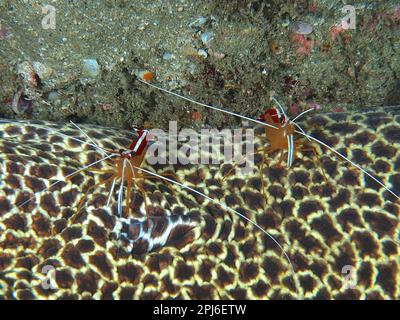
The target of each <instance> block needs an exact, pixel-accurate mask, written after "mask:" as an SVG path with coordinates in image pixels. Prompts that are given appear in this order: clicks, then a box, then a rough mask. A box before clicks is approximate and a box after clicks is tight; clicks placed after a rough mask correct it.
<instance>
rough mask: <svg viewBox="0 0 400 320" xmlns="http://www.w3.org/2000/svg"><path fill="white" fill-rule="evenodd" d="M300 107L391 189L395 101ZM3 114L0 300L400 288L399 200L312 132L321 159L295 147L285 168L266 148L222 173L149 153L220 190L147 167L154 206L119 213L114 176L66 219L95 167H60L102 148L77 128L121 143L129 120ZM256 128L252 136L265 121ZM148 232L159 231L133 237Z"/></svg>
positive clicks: (369, 294)
mask: <svg viewBox="0 0 400 320" xmlns="http://www.w3.org/2000/svg"><path fill="white" fill-rule="evenodd" d="M304 118H305V119H304V120H303V122H302V123H301V125H302V127H303V128H304V129H305V131H306V132H307V133H309V134H311V135H313V136H315V137H317V138H319V139H321V140H323V141H325V142H327V143H328V144H330V145H331V146H332V147H334V148H335V149H336V150H338V151H340V152H341V153H342V154H345V155H346V156H347V157H348V158H350V159H351V160H353V161H354V162H356V163H357V164H359V165H361V166H362V167H363V168H365V169H367V170H369V172H371V173H372V174H374V175H375V176H376V177H378V178H379V179H380V180H381V181H382V182H383V183H385V185H387V186H388V187H389V188H391V190H393V191H394V192H396V193H397V194H398V193H399V191H400V174H399V168H400V151H399V146H400V142H399V139H400V107H392V108H381V109H380V108H376V109H374V110H373V111H371V112H365V113H336V114H316V115H313V116H309V115H307V116H306V117H304ZM0 126H1V130H0V135H1V136H0V137H1V139H0V166H1V176H0V178H1V180H0V181H1V184H0V186H1V188H0V297H1V298H3V299H170V298H176V299H299V298H304V299H317V298H318V299H397V298H399V253H398V251H399V248H398V244H399V242H398V241H399V209H400V202H399V200H398V199H396V198H395V197H394V196H393V195H391V194H390V193H389V192H388V191H386V190H385V189H384V188H382V187H381V186H379V185H378V184H377V183H376V182H374V181H373V180H372V179H370V178H369V177H367V176H366V175H365V174H363V173H361V172H360V171H359V170H357V169H356V168H354V167H352V166H351V165H350V164H348V163H347V162H345V161H343V160H342V159H339V158H338V157H337V156H335V155H333V154H331V153H330V152H328V151H327V150H325V149H324V148H322V147H320V146H318V145H317V144H314V145H315V146H316V149H317V152H318V154H319V156H318V159H316V158H315V156H314V155H313V154H301V153H300V154H298V158H297V159H296V160H295V162H294V163H293V165H292V167H291V168H289V169H288V168H286V167H285V166H282V165H279V163H278V162H279V161H278V154H271V155H268V158H267V162H266V163H265V166H264V172H262V173H261V172H260V165H259V164H260V155H256V156H255V163H254V170H253V172H252V173H249V174H248V175H247V176H240V175H235V174H234V175H229V176H226V173H227V172H228V171H229V170H230V168H231V167H232V166H231V165H229V164H220V165H204V164H203V165H190V164H189V165H182V164H178V165H149V164H145V165H144V168H146V169H147V170H149V171H152V172H156V173H157V174H160V175H163V174H165V173H166V172H173V173H174V174H175V175H176V176H177V178H179V180H180V181H181V182H182V183H183V184H185V185H187V186H189V187H191V188H194V189H196V190H199V191H201V192H203V193H204V194H206V195H207V196H208V197H210V198H212V199H215V201H216V202H212V201H210V200H208V199H206V198H203V197H201V196H199V195H198V194H195V193H193V192H191V191H190V190H187V189H183V188H180V187H179V186H175V185H171V184H169V183H166V182H162V181H160V180H159V179H149V180H145V181H143V187H144V189H145V191H146V196H147V197H148V199H149V203H150V204H151V205H150V211H151V214H150V217H149V219H144V217H145V211H144V208H143V202H144V201H143V197H142V195H140V194H139V193H135V192H133V194H132V201H131V208H130V212H131V213H130V216H129V217H118V216H117V215H116V197H112V198H113V199H112V201H111V205H110V206H106V202H107V196H108V192H109V189H110V187H109V186H106V185H100V186H99V187H98V188H95V189H94V190H93V191H92V192H90V194H88V197H87V202H86V205H85V207H84V209H83V210H82V212H80V213H79V215H78V217H77V219H76V220H75V221H74V223H72V222H71V220H72V219H71V217H72V216H73V215H74V213H75V209H76V207H77V205H78V202H79V200H80V199H81V198H82V196H83V195H84V194H85V192H86V190H88V188H89V187H90V186H92V185H94V184H95V183H96V182H98V181H99V179H101V174H98V173H96V172H92V171H85V172H80V173H79V174H78V175H76V176H74V177H73V178H72V179H66V177H67V176H68V175H69V174H70V173H71V172H73V171H75V170H78V169H79V168H82V167H84V166H85V165H88V164H90V163H92V162H94V161H96V159H97V157H96V153H97V151H96V150H95V149H94V148H93V147H91V146H90V145H87V144H83V143H80V142H78V141H76V140H74V139H72V138H71V137H74V138H79V139H81V140H84V141H87V140H88V139H87V137H86V136H85V135H84V134H83V133H82V131H83V132H85V133H86V134H87V135H88V136H90V137H91V139H93V141H95V142H96V144H98V145H99V146H102V147H104V148H108V149H113V150H118V149H120V148H126V146H127V145H129V143H130V141H131V140H130V139H131V137H132V132H128V131H124V130H112V129H110V128H102V127H98V126H93V125H81V126H80V127H81V129H82V131H79V130H77V129H76V128H74V127H71V126H70V125H68V124H55V123H48V122H40V121H36V122H24V121H15V122H12V123H8V122H4V121H2V122H1V123H0ZM45 128H49V129H50V130H46V129H45ZM255 132H256V133H257V134H256V146H260V145H261V143H262V142H261V140H260V137H261V135H262V132H263V130H262V128H256V129H255ZM104 165H105V164H103V163H100V164H99V165H98V166H97V168H98V169H101V168H102V167H103V166H104ZM224 177H225V179H223V178H224ZM262 179H263V181H264V185H265V192H264V193H263V192H262V190H261V186H262V182H261V181H262ZM57 181H61V182H59V183H55V182H57ZM46 188H48V189H46ZM171 188H173V192H171ZM29 199H30V200H29ZM28 200H29V201H28ZM218 203H221V204H224V205H225V206H226V207H229V208H232V209H234V210H236V211H237V212H240V213H242V214H243V215H245V216H246V217H247V218H249V219H251V220H253V221H255V222H256V223H258V224H259V225H260V226H261V227H262V228H263V229H265V230H267V231H268V232H269V233H270V234H271V235H272V236H273V237H274V238H275V239H276V240H277V241H278V242H279V243H280V245H281V246H282V248H283V249H284V251H285V252H286V253H287V255H288V257H289V259H290V263H291V265H290V263H289V261H288V259H286V258H285V256H284V254H283V252H282V250H280V248H279V247H278V246H277V244H276V243H274V242H273V241H272V240H271V238H269V237H268V236H267V235H265V234H263V233H262V232H261V231H260V230H258V229H257V228H256V227H254V226H253V225H251V224H249V223H248V222H246V221H245V220H244V219H241V218H240V217H238V216H236V215H235V214H233V213H232V212H230V211H229V210H226V208H224V207H223V206H220V205H218ZM148 221H151V224H148ZM145 223H146V224H145ZM149 225H151V227H152V228H150V227H149ZM116 230H117V231H118V232H116ZM140 234H142V237H141V238H140V237H139V236H138V235H140ZM144 235H146V236H144ZM146 237H147V238H146ZM157 237H158V238H157ZM139 238H140V239H139ZM161 238H162V241H161V240H160V239H161ZM146 239H147V241H149V240H151V239H153V240H154V239H159V241H158V242H157V241H155V242H154V245H152V246H149V245H148V243H147V245H146V246H143V245H138V240H142V241H145V240H146ZM143 248H145V249H144V250H143ZM291 266H292V268H291ZM49 270H50V271H51V272H49ZM50 273H51V274H50ZM49 283H50V284H51V285H49ZM46 284H47V285H46Z"/></svg>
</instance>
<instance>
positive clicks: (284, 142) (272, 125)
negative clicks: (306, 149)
mask: <svg viewBox="0 0 400 320" xmlns="http://www.w3.org/2000/svg"><path fill="white" fill-rule="evenodd" d="M258 120H259V121H263V122H265V123H266V124H267V125H268V126H264V133H265V137H266V138H267V140H268V142H269V147H268V148H266V149H265V152H266V153H272V152H275V151H280V152H281V156H280V158H279V163H280V162H281V161H282V159H283V154H284V152H285V151H287V152H288V167H290V166H291V164H292V163H293V161H294V160H295V159H296V151H297V147H298V146H299V143H300V142H299V141H295V140H294V132H295V127H294V124H293V123H292V122H289V121H287V120H288V118H287V117H286V114H285V113H283V112H281V113H280V112H279V110H277V109H275V108H270V109H267V110H266V111H265V112H264V113H263V114H262V115H261V116H260V117H259V118H258Z"/></svg>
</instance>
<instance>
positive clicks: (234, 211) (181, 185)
mask: <svg viewBox="0 0 400 320" xmlns="http://www.w3.org/2000/svg"><path fill="white" fill-rule="evenodd" d="M132 166H133V165H132ZM133 167H134V168H136V169H137V170H140V171H143V172H146V173H148V174H150V175H152V176H155V177H157V178H160V179H163V180H165V181H168V182H170V183H172V184H175V185H178V186H180V187H181V188H183V189H187V190H189V191H191V192H194V193H196V194H198V195H200V196H201V197H203V198H205V199H207V200H209V201H211V202H213V203H215V204H217V205H219V206H221V207H222V208H224V209H225V210H227V211H231V212H233V213H234V214H236V215H237V216H239V217H240V218H242V219H244V220H245V221H247V222H249V223H251V224H252V225H253V226H255V227H256V228H257V229H259V230H260V231H261V232H263V233H264V234H265V235H267V236H268V237H269V238H270V239H271V240H272V241H273V242H274V243H275V244H276V245H277V246H278V248H279V249H280V250H281V251H282V253H283V254H284V255H285V258H286V259H287V261H288V262H289V265H290V267H291V271H292V275H293V281H294V282H296V278H295V272H294V267H293V264H292V262H291V261H290V258H289V256H288V254H287V253H286V252H285V250H284V249H283V248H282V246H281V245H280V243H279V242H278V240H276V239H275V238H274V236H273V235H272V234H270V233H269V232H268V231H266V230H264V229H263V228H262V227H261V226H260V225H258V224H257V223H256V222H254V221H252V220H250V219H249V218H247V217H246V216H245V215H244V214H242V213H240V212H238V211H236V210H235V209H232V208H231V207H228V206H227V205H225V204H223V203H221V202H219V201H217V200H215V199H213V198H211V197H209V196H207V195H206V194H204V193H202V192H200V191H198V190H196V189H193V188H191V187H189V186H187V185H185V184H183V183H180V182H178V181H175V180H172V179H169V178H167V177H164V176H162V175H159V174H157V173H155V172H152V171H149V170H146V169H143V168H140V167H136V166H133ZM296 291H297V286H296ZM297 293H299V292H298V291H297Z"/></svg>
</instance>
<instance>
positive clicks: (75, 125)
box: [69, 120, 107, 155]
mask: <svg viewBox="0 0 400 320" xmlns="http://www.w3.org/2000/svg"><path fill="white" fill-rule="evenodd" d="M69 122H70V123H71V124H72V125H73V126H74V127H75V128H77V129H78V130H79V131H80V132H81V133H82V134H83V135H84V136H85V137H86V138H88V139H89V140H90V141H91V142H92V143H93V145H95V146H96V147H97V148H98V149H99V150H100V151H101V153H103V155H106V154H107V152H106V151H105V150H103V149H102V148H100V147H99V146H98V145H97V143H96V142H94V141H93V139H92V138H91V137H89V135H88V134H87V133H86V132H85V131H83V130H82V129H81V128H80V127H79V126H78V125H77V124H76V123H75V122H72V121H71V120H70V121H69Z"/></svg>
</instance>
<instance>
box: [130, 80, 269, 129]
mask: <svg viewBox="0 0 400 320" xmlns="http://www.w3.org/2000/svg"><path fill="white" fill-rule="evenodd" d="M136 80H137V81H139V82H141V83H144V84H146V85H148V86H149V87H152V88H154V89H157V90H160V91H163V92H166V93H169V94H171V95H173V96H175V97H178V98H181V99H183V100H186V101H189V102H192V103H194V104H197V105H199V106H202V107H205V108H209V109H213V110H217V111H220V112H224V113H227V114H230V115H231V116H235V117H238V118H242V119H245V120H248V121H252V122H255V123H258V124H262V125H264V126H267V127H270V128H274V129H277V128H276V127H275V126H273V125H270V124H268V123H265V122H262V121H260V120H257V119H253V118H250V117H246V116H242V115H241V114H238V113H235V112H232V111H228V110H225V109H222V108H220V107H214V106H211V105H208V104H205V103H201V102H198V101H196V100H193V99H191V98H188V97H185V96H182V95H180V94H178V93H175V92H173V91H170V90H167V89H164V88H161V87H159V86H156V85H154V84H151V83H148V82H146V81H143V80H142V79H140V78H139V77H136Z"/></svg>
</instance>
